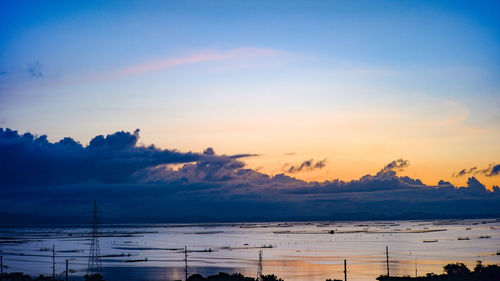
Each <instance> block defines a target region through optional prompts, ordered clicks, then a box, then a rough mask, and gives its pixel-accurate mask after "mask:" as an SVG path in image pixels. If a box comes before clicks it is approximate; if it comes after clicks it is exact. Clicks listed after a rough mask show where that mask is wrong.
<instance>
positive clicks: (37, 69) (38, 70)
mask: <svg viewBox="0 0 500 281" xmlns="http://www.w3.org/2000/svg"><path fill="white" fill-rule="evenodd" d="M28 73H29V75H30V76H31V77H36V78H41V77H43V76H44V75H43V72H42V66H41V65H40V62H35V63H32V64H30V65H28Z"/></svg>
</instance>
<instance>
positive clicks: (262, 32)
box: [0, 1, 500, 186]
mask: <svg viewBox="0 0 500 281" xmlns="http://www.w3.org/2000/svg"><path fill="white" fill-rule="evenodd" d="M499 6H500V5H499V4H498V3H497V2H495V1H491V2H488V1H474V2H469V1H468V2H462V1H440V2H436V1H418V2H417V1H356V2H354V1H274V2H269V1H244V2H236V1H183V2H176V3H173V2H165V1H116V2H113V1H108V2H106V3H101V2H98V1H88V2H83V1H82V2H79V3H77V2H69V3H68V2H64V1H59V2H58V1H55V2H54V1H52V2H51V1H48V2H35V1H12V2H10V3H8V2H3V3H2V4H1V9H0V10H1V11H0V24H1V26H2V28H1V29H0V73H1V75H0V127H4V128H5V127H9V128H13V129H17V130H20V131H23V132H24V131H30V132H32V133H35V134H47V135H48V136H49V139H51V140H53V141H57V140H59V139H61V138H63V137H65V136H71V137H74V138H75V139H76V140H78V141H80V142H82V143H83V144H85V143H88V142H89V141H90V139H91V138H92V137H93V136H95V135H97V134H106V133H112V132H115V131H118V130H128V131H133V130H134V129H136V128H140V129H141V132H142V133H141V141H143V142H144V143H146V144H152V143H154V144H156V145H158V146H160V147H162V148H177V149H180V150H182V151H189V150H193V151H202V150H203V149H204V148H206V147H208V146H212V147H214V148H215V149H216V151H217V152H219V153H223V154H231V153H242V152H248V153H256V154H260V155H261V156H260V157H256V158H252V159H248V160H247V164H248V165H249V167H251V168H254V169H260V170H261V171H263V172H265V173H267V174H270V175H273V174H277V173H280V172H282V170H283V169H282V167H283V166H285V165H287V164H293V163H300V162H302V161H304V160H307V159H309V158H314V159H317V160H321V159H328V160H327V162H326V163H327V165H326V166H325V168H323V169H321V170H318V171H308V172H305V173H301V174H297V175H295V176H297V177H299V178H302V179H306V180H325V179H331V178H341V179H346V180H349V179H355V178H359V177H360V176H362V175H363V174H365V173H366V172H369V171H377V170H378V169H379V167H380V166H381V165H384V164H385V163H387V162H388V161H391V160H393V159H396V158H399V157H403V158H408V159H410V161H412V163H413V164H412V166H410V168H408V169H407V170H406V171H405V172H404V173H406V174H407V175H410V176H418V177H419V178H422V179H423V180H424V182H425V183H427V184H436V183H437V181H438V180H439V179H441V178H447V179H449V180H451V181H453V182H454V183H456V184H465V182H466V180H467V178H452V174H453V172H455V171H457V170H460V169H462V168H466V167H473V166H482V167H487V166H488V165H489V164H491V163H497V162H495V161H498V159H499V158H500V148H499V147H498V142H499V140H500V126H499V124H500V123H499V122H500V113H499V111H498V108H500V92H499V90H500V79H499V78H500V77H499V73H500V71H499V70H500V69H499V66H500V28H499V21H500V20H499V17H498V16H497V15H498V11H499ZM292 152H293V153H294V154H293V155H292V154H291V153H292ZM286 153H289V154H288V156H284V154H286ZM481 180H483V181H484V182H485V183H486V184H487V185H488V186H491V185H493V184H498V183H499V182H498V178H487V177H485V178H483V179H481Z"/></svg>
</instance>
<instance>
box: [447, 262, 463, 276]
mask: <svg viewBox="0 0 500 281" xmlns="http://www.w3.org/2000/svg"><path fill="white" fill-rule="evenodd" d="M443 269H444V271H445V272H446V274H448V275H468V274H470V270H469V269H468V268H467V266H465V264H463V263H458V262H457V263H450V264H447V265H445V266H443Z"/></svg>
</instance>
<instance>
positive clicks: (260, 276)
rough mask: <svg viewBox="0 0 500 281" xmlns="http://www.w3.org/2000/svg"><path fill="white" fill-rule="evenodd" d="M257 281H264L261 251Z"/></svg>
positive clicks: (260, 251)
mask: <svg viewBox="0 0 500 281" xmlns="http://www.w3.org/2000/svg"><path fill="white" fill-rule="evenodd" d="M257 281H262V250H259V263H258V264H257Z"/></svg>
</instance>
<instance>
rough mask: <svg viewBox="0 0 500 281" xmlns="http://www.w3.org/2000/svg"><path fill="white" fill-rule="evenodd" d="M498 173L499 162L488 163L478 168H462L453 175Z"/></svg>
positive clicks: (489, 174)
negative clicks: (486, 165) (484, 166)
mask: <svg viewBox="0 0 500 281" xmlns="http://www.w3.org/2000/svg"><path fill="white" fill-rule="evenodd" d="M499 174H500V164H494V163H493V164H490V165H489V166H488V168H484V169H479V168H478V167H472V168H468V169H462V170H460V171H458V172H456V173H454V174H453V177H461V176H465V175H483V176H486V177H493V176H498V175H499Z"/></svg>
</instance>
